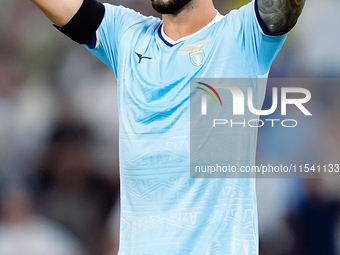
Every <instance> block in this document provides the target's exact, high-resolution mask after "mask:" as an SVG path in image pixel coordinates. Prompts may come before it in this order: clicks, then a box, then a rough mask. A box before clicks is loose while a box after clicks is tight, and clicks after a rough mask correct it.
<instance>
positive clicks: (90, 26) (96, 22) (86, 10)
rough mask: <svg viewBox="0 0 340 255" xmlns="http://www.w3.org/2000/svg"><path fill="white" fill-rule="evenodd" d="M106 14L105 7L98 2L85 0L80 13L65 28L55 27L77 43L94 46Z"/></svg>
mask: <svg viewBox="0 0 340 255" xmlns="http://www.w3.org/2000/svg"><path fill="white" fill-rule="evenodd" d="M104 14H105V7H104V5H103V4H102V3H100V2H98V1H97V0H84V2H83V4H82V5H81V7H80V9H79V10H78V12H77V13H76V14H75V15H74V16H73V18H72V19H71V20H70V21H69V22H68V23H67V24H66V25H65V26H63V27H58V26H56V25H54V26H55V27H56V28H57V29H58V30H59V31H60V32H62V33H63V34H65V35H66V36H68V37H69V38H71V39H72V40H73V41H75V42H77V43H80V44H88V45H93V44H94V43H95V40H94V39H95V34H96V31H97V29H98V27H99V26H100V23H101V22H102V20H103V18H104Z"/></svg>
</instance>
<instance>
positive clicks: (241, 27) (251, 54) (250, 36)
mask: <svg viewBox="0 0 340 255" xmlns="http://www.w3.org/2000/svg"><path fill="white" fill-rule="evenodd" d="M255 4H256V0H253V1H252V2H250V3H248V4H247V5H245V6H243V7H241V8H240V9H238V10H233V11H231V12H230V13H229V14H228V15H227V23H228V25H229V27H230V29H231V30H232V33H233V34H234V37H235V39H236V41H237V44H238V45H239V47H240V50H241V52H242V54H243V56H244V57H245V58H246V60H247V61H248V62H249V64H251V65H252V66H254V67H255V68H256V69H257V74H258V75H266V74H267V73H268V72H269V69H270V66H271V64H272V62H273V61H274V59H275V57H276V55H277V53H278V52H279V50H280V49H281V47H282V45H283V43H284V41H285V39H286V36H287V33H285V34H281V35H268V34H266V33H265V32H264V31H263V30H262V28H261V25H260V22H259V20H258V18H257V17H258V15H257V14H256V8H255V7H256V5H255Z"/></svg>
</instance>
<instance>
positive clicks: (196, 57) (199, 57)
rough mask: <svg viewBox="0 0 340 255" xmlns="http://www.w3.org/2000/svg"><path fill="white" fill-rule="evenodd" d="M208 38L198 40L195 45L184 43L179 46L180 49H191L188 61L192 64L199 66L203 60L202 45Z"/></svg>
mask: <svg viewBox="0 0 340 255" xmlns="http://www.w3.org/2000/svg"><path fill="white" fill-rule="evenodd" d="M209 41H210V39H206V40H203V41H200V42H198V43H197V44H196V45H194V44H190V45H185V46H183V47H182V48H180V49H179V50H180V51H191V52H190V53H189V57H190V61H191V63H192V64H193V65H194V66H200V65H202V64H203V62H204V58H205V55H204V50H203V49H202V47H203V46H204V45H206V44H207V43H208V42H209Z"/></svg>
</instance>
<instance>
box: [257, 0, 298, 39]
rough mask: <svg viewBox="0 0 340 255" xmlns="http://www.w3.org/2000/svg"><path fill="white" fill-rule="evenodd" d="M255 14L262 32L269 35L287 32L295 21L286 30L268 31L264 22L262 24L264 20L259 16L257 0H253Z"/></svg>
mask: <svg viewBox="0 0 340 255" xmlns="http://www.w3.org/2000/svg"><path fill="white" fill-rule="evenodd" d="M255 14H256V19H257V21H258V23H259V25H260V27H261V29H262V31H263V33H264V34H266V35H271V36H279V35H284V34H286V33H288V32H289V31H290V30H292V28H293V27H294V26H295V24H296V22H295V23H294V25H293V26H292V27H291V28H289V29H287V30H284V31H281V32H270V31H268V29H267V27H266V24H264V22H263V20H262V18H261V16H260V12H259V8H258V6H257V0H255Z"/></svg>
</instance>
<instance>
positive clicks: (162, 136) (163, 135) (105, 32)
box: [32, 0, 304, 255]
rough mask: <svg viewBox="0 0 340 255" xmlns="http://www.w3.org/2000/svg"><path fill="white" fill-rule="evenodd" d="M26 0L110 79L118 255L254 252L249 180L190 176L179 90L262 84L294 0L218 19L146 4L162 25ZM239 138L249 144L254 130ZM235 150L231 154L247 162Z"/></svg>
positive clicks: (163, 3) (65, 2)
mask: <svg viewBox="0 0 340 255" xmlns="http://www.w3.org/2000/svg"><path fill="white" fill-rule="evenodd" d="M32 1H33V2H34V3H35V4H36V5H37V6H38V7H39V8H40V9H41V10H42V11H43V12H44V13H45V14H46V15H47V17H49V18H50V19H51V21H52V22H53V23H54V24H55V26H56V27H57V28H58V29H59V30H60V31H61V32H63V33H64V34H66V35H67V36H69V37H70V38H71V39H73V40H74V41H76V42H78V43H80V44H85V45H86V47H87V48H88V49H89V50H90V51H91V52H92V53H93V54H95V55H96V56H97V57H98V58H99V59H100V60H102V61H103V62H105V63H106V64H107V65H108V66H109V67H110V68H111V69H113V71H114V72H115V75H116V77H117V80H118V108H119V122H120V124H119V127H120V133H119V139H120V149H119V152H120V174H121V231H120V251H119V254H120V255H130V254H131V255H160V254H164V255H174V254H182V255H189V254H190V255H201V254H202V255H203V254H204V255H213V254H224V255H256V254H258V232H257V210H256V196H255V179H251V178H249V179H247V178H241V179H236V178H235V179H231V178H224V179H223V178H221V179H203V178H200V179H198V178H197V179H190V171H189V168H190V160H189V159H190V121H189V119H190V103H189V102H190V88H189V84H190V79H191V78H195V77H199V78H202V77H203V78H204V77H208V78H213V77H218V78H229V77H231V78H257V77H266V76H267V74H268V72H269V68H270V65H271V64H272V61H273V60H274V58H275V56H276V54H277V53H278V51H279V49H280V47H281V46H282V44H283V42H284V40H285V38H286V34H287V32H288V31H289V30H290V29H291V28H292V27H293V26H294V24H295V23H296V21H297V19H298V17H299V15H300V13H301V11H302V8H303V5H304V0H253V1H252V2H251V3H249V4H247V5H245V6H243V7H242V8H240V9H239V10H233V11H231V12H230V13H229V14H227V15H226V16H222V15H221V14H219V13H218V12H217V11H216V10H215V8H214V5H213V3H212V0H151V3H152V6H153V7H154V9H155V10H156V11H158V12H159V13H161V14H163V15H162V19H158V18H154V17H145V16H143V15H141V14H139V13H136V12H134V11H133V10H130V9H126V8H124V7H122V6H112V5H109V4H102V3H100V2H97V1H96V0H55V1H53V0H32ZM261 96H263V95H261ZM243 138H244V140H242V142H241V141H240V146H243V147H247V146H254V142H253V141H255V140H256V133H254V132H253V133H249V134H244V136H243ZM246 150H247V148H246ZM243 151H245V150H244V148H243V149H242V148H241V149H240V150H238V149H235V150H234V151H233V152H232V153H233V156H234V157H236V158H238V159H239V160H241V161H242V162H246V163H248V164H252V163H253V162H252V161H253V159H254V158H255V155H246V154H244V153H242V152H243ZM254 151H255V150H254ZM227 163H228V162H226V164H227Z"/></svg>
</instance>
